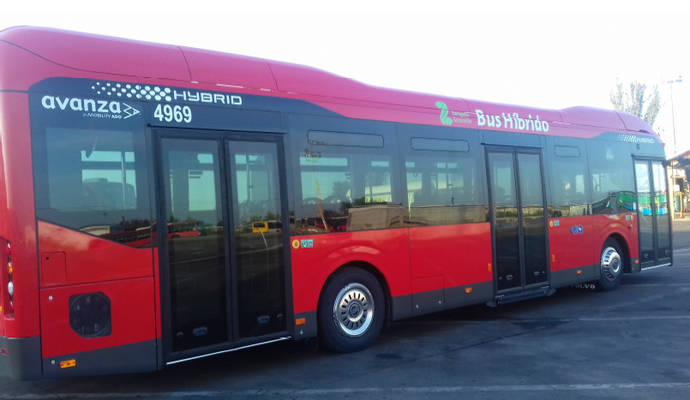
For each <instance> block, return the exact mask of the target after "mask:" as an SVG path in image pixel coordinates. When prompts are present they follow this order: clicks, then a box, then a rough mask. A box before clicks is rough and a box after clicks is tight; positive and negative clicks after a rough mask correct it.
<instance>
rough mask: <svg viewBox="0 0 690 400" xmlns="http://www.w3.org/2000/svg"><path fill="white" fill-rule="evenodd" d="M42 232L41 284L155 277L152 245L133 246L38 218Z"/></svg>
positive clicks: (50, 284)
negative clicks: (137, 247) (145, 246)
mask: <svg viewBox="0 0 690 400" xmlns="http://www.w3.org/2000/svg"><path fill="white" fill-rule="evenodd" d="M38 235H39V249H40V252H41V253H40V267H41V287H50V286H62V285H73V284H78V283H90V282H101V281H111V280H116V279H125V278H140V277H151V276H153V266H152V263H153V260H152V254H151V253H152V249H150V248H149V249H136V248H132V247H129V246H125V245H122V244H118V243H114V242H111V241H108V240H105V239H101V238H98V237H95V236H92V235H89V234H86V233H82V232H78V231H74V230H71V229H67V228H63V227H61V226H58V225H54V224H51V223H48V222H44V221H38ZM56 257H57V258H56ZM56 260H57V261H56Z"/></svg>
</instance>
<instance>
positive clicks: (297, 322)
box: [295, 318, 307, 325]
mask: <svg viewBox="0 0 690 400" xmlns="http://www.w3.org/2000/svg"><path fill="white" fill-rule="evenodd" d="M306 323H307V319H306V318H297V319H296V320H295V325H304V324H306Z"/></svg>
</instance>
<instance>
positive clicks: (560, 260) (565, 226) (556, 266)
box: [549, 216, 596, 271]
mask: <svg viewBox="0 0 690 400" xmlns="http://www.w3.org/2000/svg"><path fill="white" fill-rule="evenodd" d="M578 226H582V233H574V232H571V230H573V228H575V229H577V227H578ZM595 236H596V233H595V232H594V230H593V229H592V217H591V216H582V217H564V218H549V257H550V259H551V270H552V271H559V270H563V269H568V268H576V267H584V266H586V265H593V264H595V262H594V261H595V258H594V257H592V252H590V251H586V250H585V249H590V248H591V247H592V242H593V240H594V237H595Z"/></svg>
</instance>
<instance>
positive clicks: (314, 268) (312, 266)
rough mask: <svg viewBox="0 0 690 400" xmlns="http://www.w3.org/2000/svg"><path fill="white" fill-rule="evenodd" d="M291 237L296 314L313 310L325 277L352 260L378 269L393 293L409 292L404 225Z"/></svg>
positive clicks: (407, 250)
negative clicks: (396, 227)
mask: <svg viewBox="0 0 690 400" xmlns="http://www.w3.org/2000/svg"><path fill="white" fill-rule="evenodd" d="M290 241H291V243H292V246H291V255H292V285H293V297H294V300H293V301H294V311H295V314H300V313H306V312H310V311H315V310H316V308H317V305H318V302H319V295H320V294H321V289H322V288H323V286H324V284H325V283H326V279H328V277H329V276H330V275H331V274H332V273H333V271H335V270H336V269H337V268H338V267H340V266H342V265H344V264H347V263H350V262H353V261H363V262H366V263H369V264H371V265H373V266H374V267H375V268H376V269H378V270H379V271H380V272H381V274H382V275H383V276H384V278H385V280H386V283H387V284H388V288H389V290H390V294H391V296H392V297H395V296H402V295H406V294H409V293H410V290H411V289H410V259H409V248H408V234H407V229H387V230H377V231H361V232H344V233H331V234H327V235H309V236H293V237H292V238H291V240H290ZM309 322H310V321H307V323H309Z"/></svg>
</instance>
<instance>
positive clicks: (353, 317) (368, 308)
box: [318, 267, 386, 353]
mask: <svg viewBox="0 0 690 400" xmlns="http://www.w3.org/2000/svg"><path fill="white" fill-rule="evenodd" d="M385 313H386V304H385V299H384V295H383V290H382V289H381V285H380V284H379V282H378V280H377V279H376V278H375V277H374V276H373V275H372V274H370V273H369V272H367V271H365V270H363V269H359V268H354V267H346V268H344V269H343V270H341V271H339V272H338V273H337V274H336V275H335V276H334V277H333V279H331V280H330V281H329V282H328V283H327V284H326V287H325V288H324V291H323V294H322V295H321V299H320V300H319V309H318V319H319V340H320V342H321V345H323V346H324V347H326V348H327V349H329V350H331V351H334V352H338V353H349V352H353V351H358V350H362V349H365V348H367V347H369V346H371V345H372V344H373V343H374V341H375V340H376V338H377V337H378V336H379V333H380V332H381V328H382V327H383V323H384V320H385Z"/></svg>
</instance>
